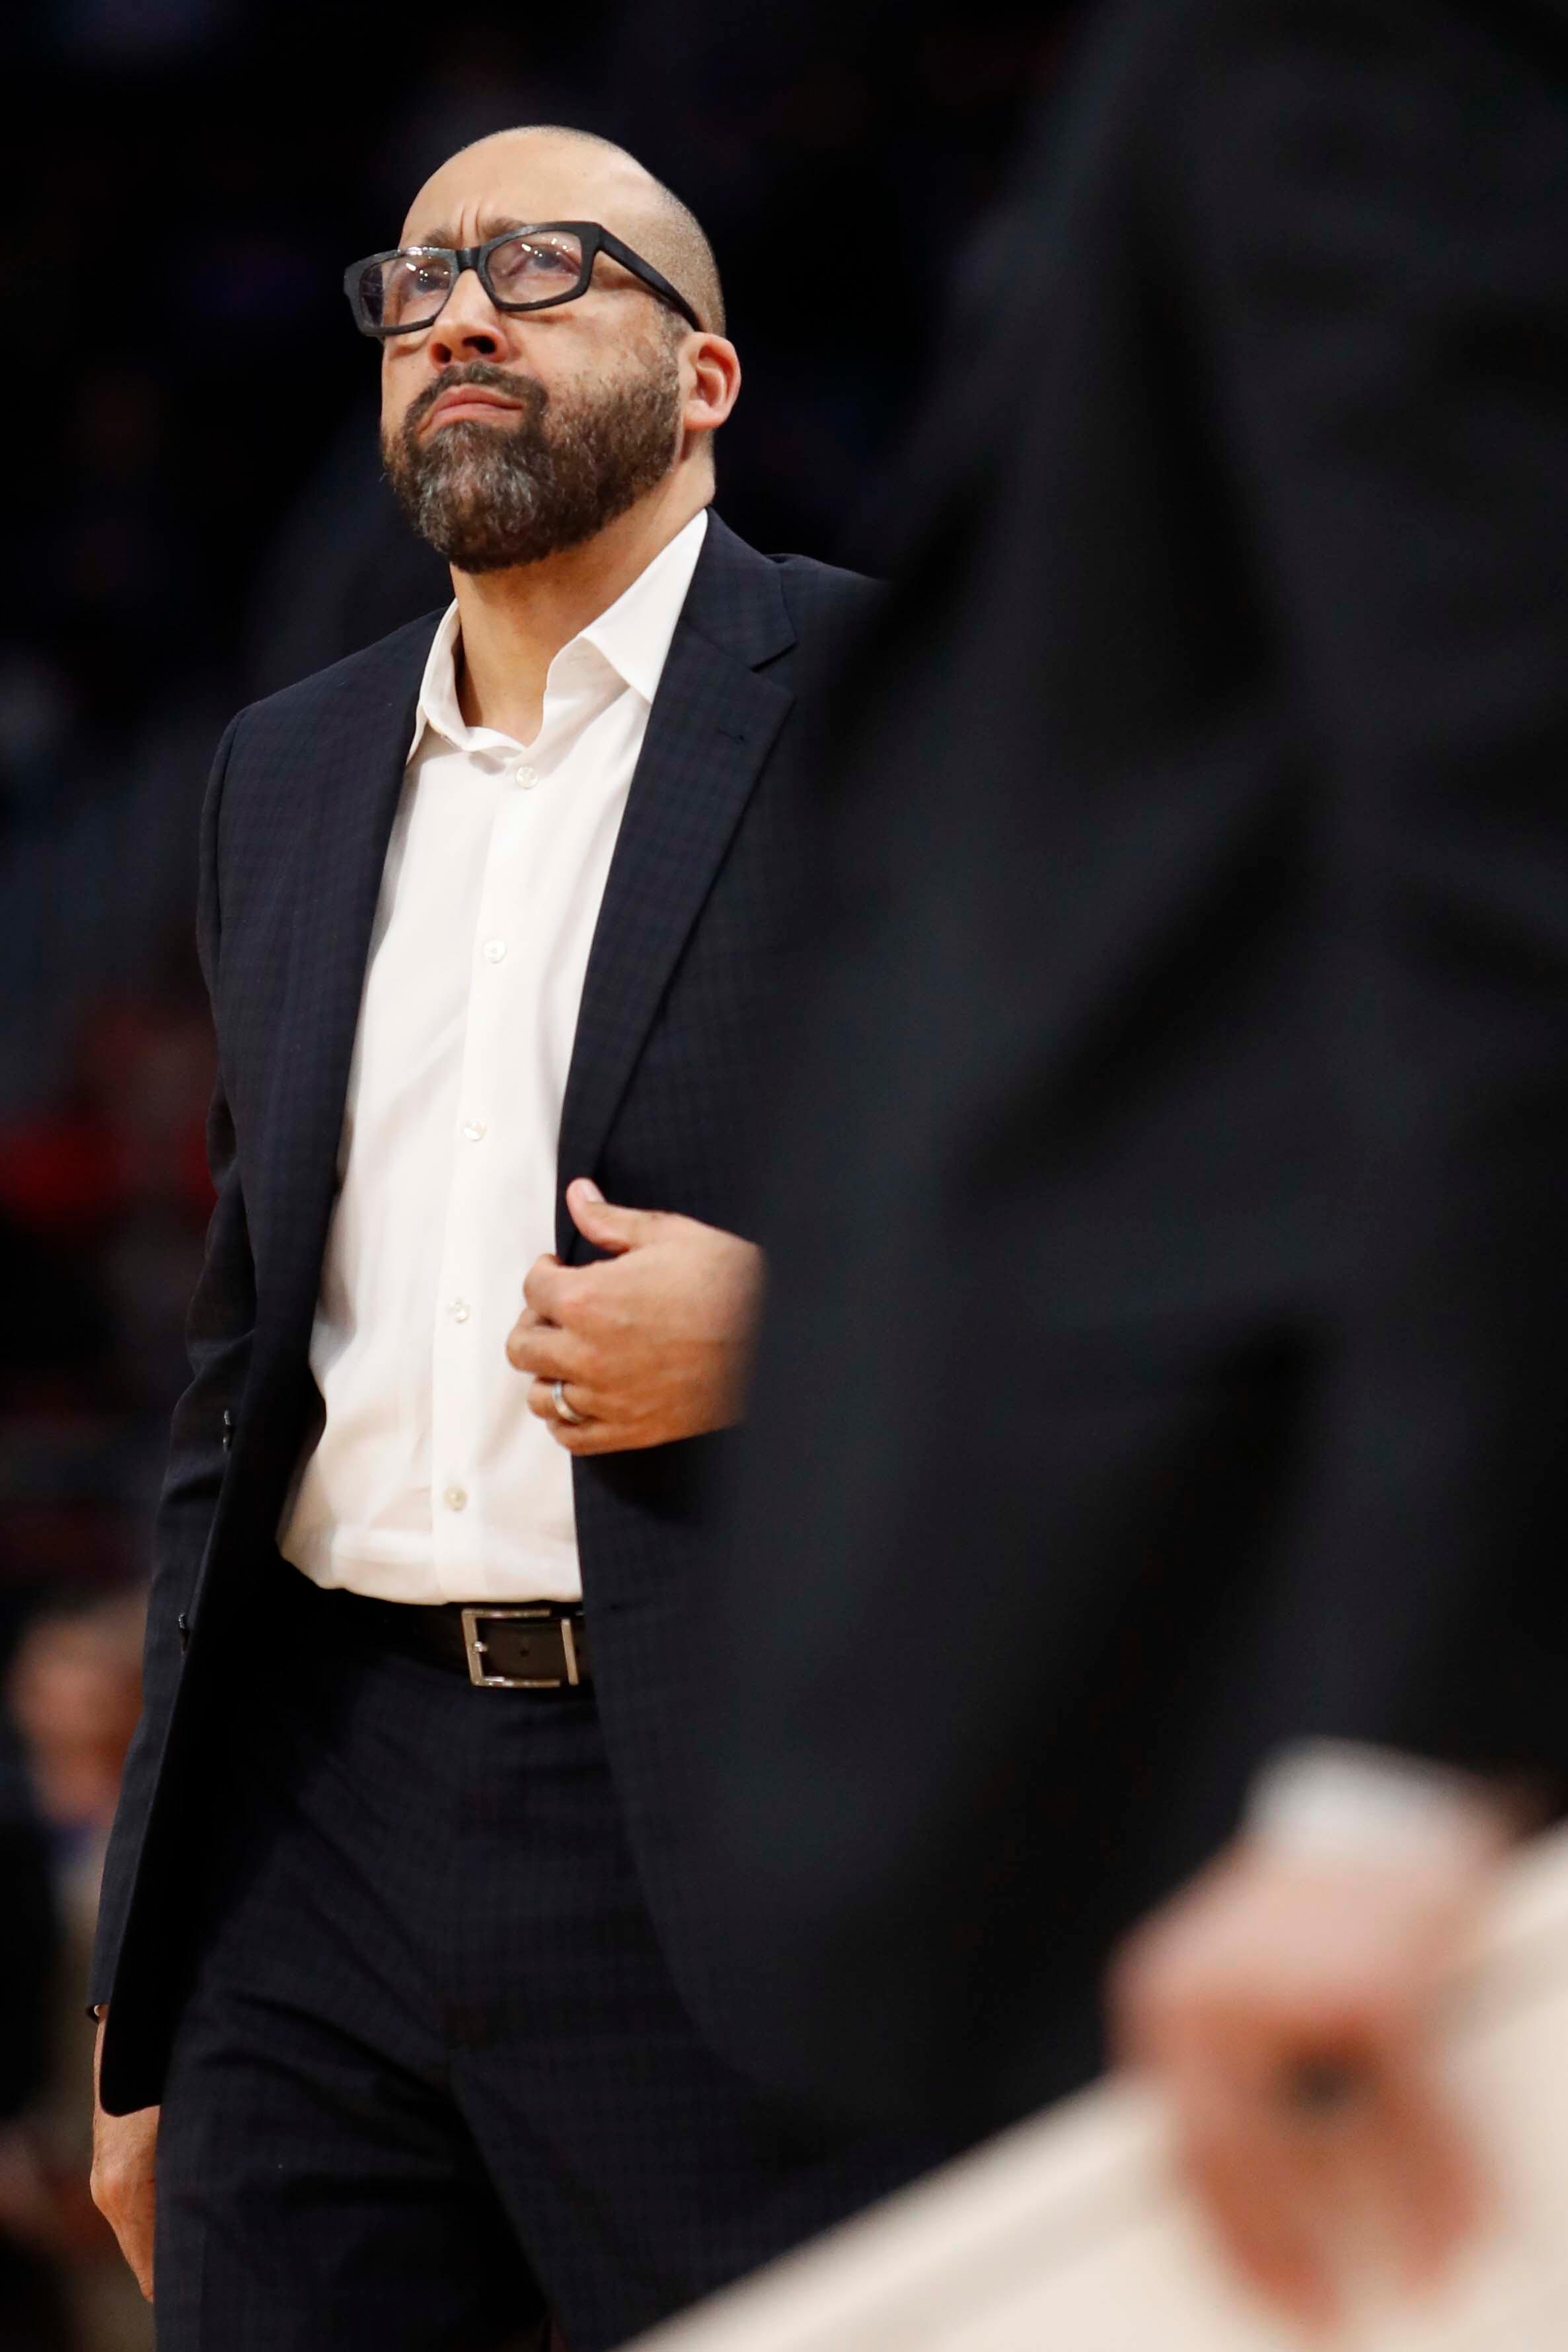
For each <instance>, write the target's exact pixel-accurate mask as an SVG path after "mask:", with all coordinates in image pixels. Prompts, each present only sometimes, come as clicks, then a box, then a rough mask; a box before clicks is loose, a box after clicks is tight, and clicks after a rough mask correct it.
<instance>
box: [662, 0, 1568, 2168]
mask: <svg viewBox="0 0 1568 2352" xmlns="http://www.w3.org/2000/svg"><path fill="white" fill-rule="evenodd" d="M1080 62H1081V68H1082V69H1081V72H1080V76H1079V79H1078V80H1077V82H1076V84H1075V86H1074V88H1073V89H1072V91H1071V94H1070V100H1069V102H1068V104H1067V105H1066V106H1065V107H1062V108H1061V109H1059V110H1058V112H1057V115H1056V117H1055V119H1054V121H1053V122H1052V124H1051V132H1050V137H1049V140H1048V142H1047V144H1046V146H1045V147H1044V148H1043V149H1042V151H1041V153H1040V156H1038V157H1037V158H1036V159H1035V163H1034V164H1033V166H1032V167H1031V173H1030V177H1029V178H1028V180H1027V181H1026V183H1025V184H1024V186H1023V187H1022V189H1021V191H1020V194H1019V199H1018V202H1017V205H1016V207H1015V209H1014V213H1013V216H1012V219H1011V221H1010V223H1009V225H1008V226H1007V227H1006V228H1005V230H1004V231H1003V233H1002V235H1001V237H1000V241H999V242H998V245H997V246H996V247H995V248H994V251H993V255H992V264H993V268H992V274H991V276H990V278H989V283H990V285H991V287H992V288H993V289H994V294H995V303H996V308H995V310H994V312H993V314H992V315H991V316H990V317H989V319H988V320H975V321H972V322H971V327H970V331H969V332H968V333H967V334H963V335H960V336H958V337H957V338H956V345H957V363H956V365H955V368H954V371H953V381H952V382H951V383H949V385H948V386H947V388H946V392H945V393H944V394H943V395H942V396H941V397H940V398H939V400H938V401H937V403H936V407H935V409H934V411H933V414H932V416H931V419H930V422H929V425H928V428H927V430H926V431H925V435H924V437H923V438H922V439H921V441H920V443H919V446H918V448H917V451H916V462H915V467H914V468H913V469H912V479H911V481H910V483H909V484H908V485H907V486H906V488H907V490H908V497H909V502H910V504H911V506H912V507H915V508H918V509H919V516H920V521H919V528H918V529H917V530H915V533H914V535H913V540H914V543H913V546H912V549H911V551H910V553H909V555H908V558H907V560H906V562H905V565H904V582H903V586H902V590H901V592H899V593H895V596H894V601H893V602H892V603H891V604H890V605H889V607H888V608H887V610H886V612H885V614H884V615H883V622H882V624H881V630H880V643H879V646H878V648H877V650H876V652H875V654H874V656H873V659H872V661H871V662H870V664H869V665H868V667H867V670H866V673H865V675H864V677H863V678H862V691H861V693H860V696H859V698H858V699H857V702H856V705H855V708H854V711H853V714H852V717H853V726H852V732H851V740H850V741H849V744H848V749H847V752H846V756H845V758H844V761H843V762H842V764H841V769H840V771H839V772H838V775H837V779H836V782H835V783H834V785H833V787H832V790H831V795H830V804H829V807H828V809H827V812H826V817H825V824H826V835H827V841H826V846H825V847H823V848H822V850H821V852H820V862H821V865H822V866H823V867H824V870H828V871H831V873H832V874H833V876H834V877H835V880H836V884H837V898H836V906H835V909H834V913H833V918H832V921H831V926H830V936H829V938H828V939H827V940H826V941H825V942H824V944H823V947H822V950H821V959H820V978H819V981H818V982H817V985H816V991H815V997H814V1002H813V1009H812V1011H811V1013H810V1017H809V1018H808V1020H807V1021H806V1024H805V1030H806V1034H805V1037H804V1040H803V1043H802V1044H801V1046H800V1054H801V1057H802V1058H801V1067H800V1076H799V1079H798V1081H797V1083H796V1086H795V1089H794V1093H793V1097H792V1108H791V1110H790V1113H789V1118H787V1120H786V1126H785V1133H784V1137H783V1140H782V1145H781V1164H780V1166H779V1171H778V1174H777V1182H776V1189H775V1193H774V1198H773V1204H772V1210H771V1213H770V1214H769V1215H768V1217H767V1218H766V1219H765V1225H764V1232H765V1238H766V1239H767V1240H768V1244H769V1246H770V1249H771V1251H772V1253H773V1272H772V1280H771V1290H770V1298H771V1306H770V1310H769V1317H768V1334H767V1338H766V1342H765V1346H764V1349H763V1357H762V1361H761V1365H760V1369H759V1374H758V1385H757V1390H756V1391H755V1394H754V1399H753V1408H752V1413H751V1417H750V1424H749V1428H750V1434H749V1435H748V1436H747V1440H746V1446H747V1451H748V1452H749V1451H751V1450H752V1449H753V1448H754V1449H755V1455H756V1458H755V1460H754V1462H753V1464H752V1469H751V1474H750V1478H749V1485H748V1487H747V1494H746V1497H745V1514H744V1522H743V1529H742V1536H743V1540H742V1541H741V1542H740V1543H739V1544H738V1545H737V1559H736V1562H735V1566H734V1570H733V1574H732V1578H731V1582H730V1590H729V1592H728V1595H727V1636H726V1648H725V1659H724V1669H723V1671H722V1673H721V1674H719V1675H717V1676H716V1679H715V1681H714V1683H713V1685H711V1687H712V1691H713V1694H714V1696H715V1699H716V1702H717V1703H718V1704H719V1705H720V1706H721V1708H722V1710H723V1719H722V1720H721V1721H719V1722H718V1723H717V1724H716V1726H715V1728H714V1735H713V1736H714V1740H715V1742H716V1754H715V1756H714V1759H713V1769H712V1772H711V1775H710V1781H709V1786H710V1788H711V1790H713V1792H714V1794H715V1796H716V1799H718V1800H720V1801H721V1802H720V1804H719V1815H720V1817H719V1818H718V1819H717V1820H716V1822H714V1823H713V1824H712V1825H711V1835H712V1839H713V1842H714V1846H715V1849H716V1869H717V1871H718V1874H719V1878H720V1882H721V1884H722V1885H723V1886H724V1888H725V1890H726V1895H727V1902H728V1904H729V1906H730V1909H731V1915H732V1927H733V1930H734V1934H735V1936H736V1938H737V1941H739V1942H743V1943H744V1944H745V1945H746V1946H747V1948H748V1949H749V1955H750V1959H751V1962H752V1965H753V1967H754V1969H755V1972H756V1983H757V1993H756V1998H757V2001H758V2011H757V2018H756V2020H755V2021H754V2023H753V2027H752V2031H751V2034H750V2039H749V2042H748V2046H747V2052H746V2053H745V2054H746V2055H747V2056H748V2057H749V2058H750V2059H751V2060H752V2061H753V2062H756V2063H764V2064H767V2065H770V2066H771V2068H772V2071H773V2072H774V2073H775V2074H777V2075H779V2077H780V2078H783V2079H787V2080H789V2081H791V2082H793V2083H794V2084H796V2085H797V2086H798V2087H807V2086H809V2087H812V2088H814V2089H815V2091H816V2092H817V2093H818V2094H819V2095H823V2096H830V2097H832V2098H833V2099H835V2100H836V2101H837V2103H838V2104H840V2105H848V2106H854V2105H859V2106H861V2107H862V2108H863V2109H866V2110H873V2111H874V2110H878V2109H880V2108H883V2107H885V2106H886V2105H889V2104H894V2103H902V2104H904V2105H925V2106H926V2107H927V2108H929V2107H930V2106H932V2105H950V2106H952V2105H956V2106H959V2107H961V2108H962V2109H963V2111H964V2112H965V2114H966V2115H967V2116H969V2117H970V2118H971V2119H973V2120H976V2121H980V2122H990V2121H995V2120H997V2119H998V2117H1000V2116H1006V2115H1009V2114H1011V2113H1014V2112H1017V2111H1018V2110H1020V2109H1022V2108H1024V2107H1026V2106H1028V2105H1031V2104H1033V2103H1035V2102H1037V2101H1039V2100H1041V2099H1043V2098H1046V2097H1048V2096H1050V2095H1053V2094H1054V2093H1056V2092H1059V2091H1061V2089H1063V2088H1064V2087H1066V2086H1067V2085H1068V2084H1071V2083H1072V2082H1074V2081H1075V2080H1077V2079H1079V2078H1081V2077H1082V2075H1083V2074H1085V2073H1087V2072H1088V2071H1089V2070H1090V2069H1091V2068H1092V2065H1093V2064H1094V2063H1095V2060H1096V2054H1097V2035H1096V2027H1095V1990H1096V1984H1097V1980H1098V1979H1099V1976H1100V1973H1101V1970H1102V1967H1103V1960H1104V1958H1105V1956H1106V1954H1107V1952H1108V1950H1109V1949H1110V1948H1111V1946H1112V1943H1113V1939H1114V1938H1115V1937H1116V1936H1117V1934H1118V1933H1119V1932H1120V1931H1121V1930H1122V1929H1123V1928H1124V1927H1125V1926H1126V1924H1127V1923H1128V1922H1129V1921H1131V1920H1132V1919H1133V1918H1134V1916H1137V1915H1138V1914H1140V1913H1141V1912H1142V1911H1143V1910H1144V1909H1145V1907H1146V1906H1148V1905H1150V1904H1151V1903H1152V1902H1153V1901H1154V1900H1155V1898H1156V1897H1158V1896H1159V1895H1161V1894H1162V1893H1163V1892H1164V1891H1165V1890H1166V1889H1167V1888H1169V1887H1170V1886H1171V1885H1173V1884H1174V1883H1175V1882H1176V1881H1177V1880H1178V1879H1179V1878H1181V1877H1182V1876H1183V1875H1185V1874H1186V1873H1187V1872H1188V1871H1189V1870H1190V1869H1191V1868H1192V1867H1193V1866H1194V1865H1195V1864H1197V1863H1198V1862H1199V1860H1200V1859H1201V1858H1202V1857H1203V1856H1204V1855H1205V1854H1206V1853H1207V1852H1208V1851H1210V1850H1211V1849H1212V1848H1213V1847H1214V1846H1215V1845H1216V1844H1217V1843H1218V1842H1219V1841H1220V1840H1222V1839H1223V1838H1224V1837H1225V1836H1226V1835H1228V1832H1229V1831H1230V1829H1231V1827H1232V1826H1233V1824H1234V1822H1235V1821H1236V1818H1237V1814H1238V1810H1239V1805H1240V1803H1241V1801H1242V1798H1243V1792H1244V1790H1245V1787H1246V1784H1247V1781H1248V1780H1249V1776H1250V1774H1251V1773H1252V1771H1253V1769H1255V1767H1256V1765H1257V1763H1258V1762H1259V1760H1260V1758H1261V1757H1262V1756H1263V1755H1264V1754H1265V1753H1266V1752H1268V1751H1269V1750H1270V1748H1273V1747H1274V1746H1275V1744H1276V1743H1278V1742H1280V1741H1282V1740H1289V1739H1291V1738H1295V1737H1298V1736H1301V1735H1307V1734H1314V1733H1338V1734H1345V1735H1353V1736H1355V1737H1358V1738H1367V1739H1372V1740H1378V1741H1385V1742H1392V1743H1396V1744H1397V1745H1399V1746H1401V1747H1405V1748H1412V1749H1416V1750H1424V1751H1431V1752H1433V1753H1436V1754H1440V1755H1448V1756H1450V1757H1455V1758H1458V1759H1467V1760H1469V1761H1471V1762H1474V1763H1478V1764H1480V1765H1483V1766H1488V1767H1492V1766H1497V1767H1512V1766H1519V1767H1523V1768H1526V1769H1530V1770H1531V1771H1533V1772H1535V1773H1536V1774H1538V1775H1539V1774H1542V1773H1546V1774H1548V1775H1559V1774H1562V1773H1563V1772H1564V1771H1565V1770H1568V1573H1565V1571H1564V1550H1565V1543H1568V1442H1565V1441H1568V1238H1565V1232H1564V1221H1565V1217H1568V9H1565V8H1564V7H1563V5H1562V0H1514V5H1503V0H1484V5H1482V0H1138V5H1124V6H1121V7H1118V8H1115V9H1113V10H1111V11H1109V12H1108V13H1107V16H1106V17H1105V20H1104V22H1103V26H1101V27H1100V28H1099V30H1098V33H1097V36H1096V38H1095V39H1094V41H1093V43H1092V46H1091V47H1089V49H1088V50H1087V52H1086V53H1085V54H1084V55H1083V57H1082V59H1081V61H1080ZM922 484H925V485H927V486H929V487H926V488H923V487H922ZM849 717H850V714H848V713H846V723H847V722H848V719H849ZM808 1465H809V1475H807V1469H808Z"/></svg>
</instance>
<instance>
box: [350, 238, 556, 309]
mask: <svg viewBox="0 0 1568 2352" xmlns="http://www.w3.org/2000/svg"><path fill="white" fill-rule="evenodd" d="M486 268H487V269H488V271H489V277H490V283H491V286H492V287H493V289H495V293H496V297H497V300H499V301H502V302H515V303H537V302H551V301H556V300H559V298H560V296H561V295H563V294H570V293H571V292H572V291H573V289H575V288H576V286H577V284H578V282H579V280H580V278H581V276H582V239H581V238H580V236H577V235H576V233H575V232H574V231H572V230H570V229H558V228H552V229H542V230H541V229H534V230H530V231H527V232H523V233H521V234H519V235H518V236H508V237H506V238H504V239H503V241H502V242H501V243H500V244H499V245H497V247H495V248H494V249H493V251H492V252H491V253H490V254H489V256H488V257H487V260H486ZM452 286H453V265H452V263H451V261H450V260H449V259H448V258H447V257H446V256H445V255H444V254H441V253H434V252H432V253H422V252H421V251H420V250H419V248H418V247H411V248H410V249H409V250H408V251H407V252H406V253H394V254H393V255H392V257H391V259H390V260H387V261H368V262H367V263H366V264H365V267H364V268H363V269H362V270H361V273H360V279H359V295H360V306H361V310H362V311H363V313H364V317H365V321H366V324H367V325H368V326H371V327H383V328H390V329H392V331H396V332H399V333H408V332H412V331H413V329H414V328H416V327H427V326H429V324H430V322H431V320H433V319H434V317H435V315H436V313H437V312H438V311H439V310H440V309H441V306H442V304H443V303H444V301H445V299H446V298H447V296H448V295H449V294H450V293H451V291H452Z"/></svg>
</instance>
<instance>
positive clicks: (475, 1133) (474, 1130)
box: [463, 1118, 485, 1143]
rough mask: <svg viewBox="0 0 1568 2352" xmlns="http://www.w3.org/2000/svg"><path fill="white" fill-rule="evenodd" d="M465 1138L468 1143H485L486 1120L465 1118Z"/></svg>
mask: <svg viewBox="0 0 1568 2352" xmlns="http://www.w3.org/2000/svg"><path fill="white" fill-rule="evenodd" d="M463 1137H464V1140H465V1142H467V1143H483V1142H484V1140H485V1122H484V1120H483V1119H482V1118H465V1120H464V1122H463Z"/></svg>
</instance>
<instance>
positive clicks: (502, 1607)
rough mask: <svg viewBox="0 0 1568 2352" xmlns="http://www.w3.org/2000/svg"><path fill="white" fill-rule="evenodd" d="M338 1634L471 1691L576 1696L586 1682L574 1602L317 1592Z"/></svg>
mask: <svg viewBox="0 0 1568 2352" xmlns="http://www.w3.org/2000/svg"><path fill="white" fill-rule="evenodd" d="M319 1598H320V1599H321V1600H322V1601H326V1602H328V1603H329V1606H330V1608H331V1611H332V1614H333V1616H334V1617H335V1619H336V1621H337V1624H338V1628H339V1630H340V1632H341V1633H344V1634H345V1635H347V1636H348V1637H350V1639H352V1640H354V1641H358V1642H361V1643H365V1644H366V1645H367V1646H368V1647H371V1648H373V1649H381V1650H392V1651H394V1652H395V1653H396V1654H397V1655H398V1656H399V1657H403V1658H415V1659H417V1660H418V1661H419V1662H420V1664H422V1665H427V1666H444V1667H445V1668H446V1670H447V1672H448V1673H449V1674H454V1675H465V1676H466V1678H467V1680H468V1681H469V1682H471V1683H472V1684H473V1685H475V1687H476V1689H477V1690H528V1691H566V1692H571V1691H583V1690H587V1689H589V1688H590V1687H591V1685H592V1681H593V1676H592V1675H591V1672H590V1670H589V1664H588V1642H587V1635H586V1632H585V1628H584V1623H583V1614H582V1605H581V1603H580V1601H441V1602H437V1603H435V1604H434V1605H431V1604H422V1603H420V1602H417V1601H371V1600H370V1599H368V1598H367V1597H366V1596H365V1595H364V1594H363V1593H361V1592H343V1591H327V1592H321V1593H320V1594H319Z"/></svg>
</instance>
